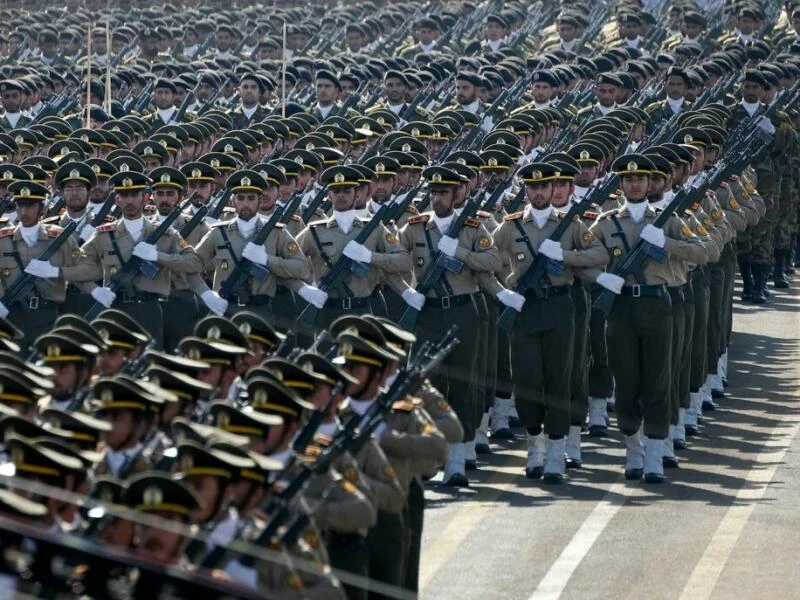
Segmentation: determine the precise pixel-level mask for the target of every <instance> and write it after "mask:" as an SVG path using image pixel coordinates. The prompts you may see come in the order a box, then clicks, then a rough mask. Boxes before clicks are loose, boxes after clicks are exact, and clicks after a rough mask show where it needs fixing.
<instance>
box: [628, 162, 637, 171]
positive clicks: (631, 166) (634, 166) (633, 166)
mask: <svg viewBox="0 0 800 600" xmlns="http://www.w3.org/2000/svg"><path fill="white" fill-rule="evenodd" d="M638 170H639V165H638V164H636V163H635V162H633V161H631V162H629V163H628V171H638Z"/></svg>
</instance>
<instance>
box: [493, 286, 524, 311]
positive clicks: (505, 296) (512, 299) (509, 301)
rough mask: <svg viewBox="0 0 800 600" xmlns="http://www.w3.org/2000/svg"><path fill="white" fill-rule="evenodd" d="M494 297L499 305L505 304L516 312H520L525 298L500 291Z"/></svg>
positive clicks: (510, 292) (506, 291)
mask: <svg viewBox="0 0 800 600" xmlns="http://www.w3.org/2000/svg"><path fill="white" fill-rule="evenodd" d="M495 297H496V298H497V299H498V300H499V301H500V303H501V304H505V305H506V306H508V307H509V308H513V309H514V310H515V311H517V312H522V306H523V304H525V296H523V295H522V294H518V293H517V292H514V291H512V290H500V291H499V292H497V294H496V295H495Z"/></svg>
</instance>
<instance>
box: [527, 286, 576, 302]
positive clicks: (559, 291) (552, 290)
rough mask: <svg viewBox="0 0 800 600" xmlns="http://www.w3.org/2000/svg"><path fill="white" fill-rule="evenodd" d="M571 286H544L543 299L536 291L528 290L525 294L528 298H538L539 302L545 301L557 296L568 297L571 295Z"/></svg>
mask: <svg viewBox="0 0 800 600" xmlns="http://www.w3.org/2000/svg"><path fill="white" fill-rule="evenodd" d="M570 288H571V286H569V285H549V286H544V285H543V286H542V295H541V297H539V296H537V295H536V292H535V291H534V290H528V291H527V292H525V297H526V298H536V299H538V300H544V299H546V298H554V297H555V296H566V295H567V294H569V293H570Z"/></svg>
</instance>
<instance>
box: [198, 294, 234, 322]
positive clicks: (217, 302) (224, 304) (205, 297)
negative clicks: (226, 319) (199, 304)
mask: <svg viewBox="0 0 800 600" xmlns="http://www.w3.org/2000/svg"><path fill="white" fill-rule="evenodd" d="M200 299H201V300H202V301H203V304H205V305H206V306H207V307H208V310H210V311H211V312H213V313H214V314H215V315H217V316H218V317H221V316H223V315H224V314H225V311H226V310H228V301H227V300H225V298H223V297H222V296H220V295H219V294H218V293H217V292H215V291H213V290H206V291H205V292H203V293H202V294H200Z"/></svg>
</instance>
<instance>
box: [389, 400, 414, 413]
mask: <svg viewBox="0 0 800 600" xmlns="http://www.w3.org/2000/svg"><path fill="white" fill-rule="evenodd" d="M392 410H399V411H401V412H411V411H412V410H414V404H413V403H412V402H409V401H408V400H398V401H397V402H395V403H394V404H392Z"/></svg>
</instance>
